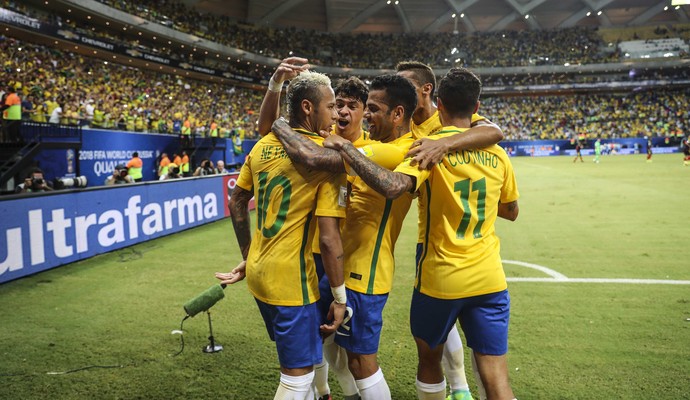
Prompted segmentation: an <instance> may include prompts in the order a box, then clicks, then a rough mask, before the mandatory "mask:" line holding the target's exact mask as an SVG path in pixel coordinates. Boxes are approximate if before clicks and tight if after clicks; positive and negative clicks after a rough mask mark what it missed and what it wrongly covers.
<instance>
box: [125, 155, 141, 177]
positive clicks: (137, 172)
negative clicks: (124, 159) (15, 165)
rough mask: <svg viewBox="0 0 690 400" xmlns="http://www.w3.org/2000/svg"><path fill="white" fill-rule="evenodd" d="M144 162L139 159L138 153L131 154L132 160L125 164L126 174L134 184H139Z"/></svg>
mask: <svg viewBox="0 0 690 400" xmlns="http://www.w3.org/2000/svg"><path fill="white" fill-rule="evenodd" d="M143 165H144V162H143V161H142V160H141V158H139V153H138V152H136V151H135V152H134V153H132V159H131V160H129V162H128V163H127V173H128V174H129V176H131V177H132V179H134V182H141V181H142V179H143V174H142V172H141V170H142V167H143Z"/></svg>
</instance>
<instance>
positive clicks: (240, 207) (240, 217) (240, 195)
mask: <svg viewBox="0 0 690 400" xmlns="http://www.w3.org/2000/svg"><path fill="white" fill-rule="evenodd" d="M253 196H254V193H252V192H251V191H248V190H244V189H242V188H241V187H239V186H235V189H233V191H232V196H231V197H230V202H229V203H228V208H229V209H230V218H231V219H232V226H233V228H234V229H235V236H236V237H237V244H238V245H239V246H240V251H241V252H242V258H243V259H245V260H246V259H247V255H248V254H249V246H250V245H251V244H252V234H251V227H250V224H251V219H250V218H249V200H251V198H252V197H253Z"/></svg>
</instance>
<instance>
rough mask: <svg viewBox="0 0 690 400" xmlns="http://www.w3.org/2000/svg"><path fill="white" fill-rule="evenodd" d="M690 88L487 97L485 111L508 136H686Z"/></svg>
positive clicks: (510, 138)
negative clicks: (626, 92)
mask: <svg viewBox="0 0 690 400" xmlns="http://www.w3.org/2000/svg"><path fill="white" fill-rule="evenodd" d="M689 98H690V89H688V88H685V89H678V90H654V91H651V90H650V91H643V92H635V93H630V94H627V95H626V94H579V95H569V96H563V95H562V96H523V97H484V99H483V100H482V105H481V108H480V113H481V114H482V115H485V116H487V117H489V118H491V119H492V120H493V121H494V122H495V123H497V124H498V125H499V126H501V128H502V129H503V132H504V133H505V136H506V140H531V139H571V138H575V137H579V138H596V137H601V138H604V139H608V138H629V137H645V136H650V137H652V136H665V137H678V138H681V137H683V135H684V134H687V131H688V127H687V122H686V121H688V120H689V119H690V108H688V107H689V106H690V102H689V101H688V99H689Z"/></svg>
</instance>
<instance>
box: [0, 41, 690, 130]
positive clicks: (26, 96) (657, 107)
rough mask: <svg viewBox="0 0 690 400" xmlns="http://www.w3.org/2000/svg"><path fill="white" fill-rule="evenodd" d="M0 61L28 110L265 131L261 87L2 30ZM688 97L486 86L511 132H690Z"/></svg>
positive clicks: (91, 119)
mask: <svg viewBox="0 0 690 400" xmlns="http://www.w3.org/2000/svg"><path fill="white" fill-rule="evenodd" d="M0 63H1V65H2V67H3V72H4V74H5V77H6V79H7V81H6V82H5V83H9V82H12V83H14V84H16V83H19V90H18V93H19V95H20V97H21V99H22V100H23V101H25V103H27V104H25V107H24V109H25V111H24V118H25V119H31V120H33V121H36V122H55V123H58V122H59V123H62V124H78V123H83V124H89V125H90V126H93V127H97V128H109V129H123V130H130V131H140V132H143V131H146V132H159V133H179V132H180V130H181V129H182V128H183V127H184V125H185V123H186V122H189V126H190V128H191V130H192V131H193V132H196V133H197V134H201V135H204V134H206V133H207V132H208V130H209V129H210V126H211V124H212V123H213V122H215V123H216V124H217V125H218V129H219V132H220V133H219V136H220V137H227V136H231V135H232V134H233V133H234V134H237V136H239V137H241V138H243V139H244V138H249V139H251V138H254V137H256V133H255V128H256V118H257V117H256V114H257V113H258V109H259V107H260V105H261V99H262V95H263V94H262V93H261V92H257V91H254V90H250V89H245V88H241V87H234V86H229V85H223V84H209V83H207V82H202V81H196V80H192V79H186V78H182V77H180V76H173V75H166V74H159V73H154V72H151V71H147V70H141V69H135V68H131V67H125V66H121V65H117V64H112V63H104V62H103V61H101V60H97V59H90V58H86V57H83V56H81V55H76V54H72V53H65V52H61V51H58V50H56V49H49V48H46V47H44V46H40V45H33V44H29V43H23V42H20V41H17V40H15V39H12V38H5V37H0ZM689 98H690V90H689V89H664V90H659V89H657V90H655V91H653V92H652V91H642V92H635V93H632V94H586V95H559V96H546V97H534V96H521V97H487V96H484V98H483V100H482V108H481V109H480V113H481V114H482V115H486V116H487V117H488V118H490V119H491V120H492V121H494V122H496V123H498V124H499V125H500V126H501V127H502V128H503V130H504V133H505V135H506V138H507V139H511V140H529V139H566V138H571V137H574V136H579V135H582V134H585V135H587V136H588V137H596V136H600V137H603V138H616V137H644V136H679V135H682V134H683V133H687V126H686V125H685V121H687V120H688V119H689V117H690V107H689V106H690V104H689V101H688V99H689ZM545 100H546V101H545ZM28 103H31V105H30V106H29V105H28ZM56 109H59V110H61V113H60V112H55V110H56ZM233 131H234V132H233Z"/></svg>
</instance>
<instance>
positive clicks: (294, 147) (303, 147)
mask: <svg viewBox="0 0 690 400" xmlns="http://www.w3.org/2000/svg"><path fill="white" fill-rule="evenodd" d="M272 130H273V133H274V134H275V135H276V136H277V137H278V140H280V143H282V144H283V147H284V148H285V152H286V153H287V155H288V157H290V160H292V162H294V163H297V164H301V165H304V166H306V167H307V168H310V169H319V170H325V171H329V172H336V173H343V172H345V165H344V164H343V158H342V157H341V156H340V154H339V153H338V152H337V151H335V150H331V149H325V148H323V147H321V146H319V145H318V144H316V143H315V142H314V141H313V140H309V139H307V138H306V137H304V136H303V135H300V134H299V133H296V132H295V131H293V130H292V128H291V127H290V125H288V123H287V121H286V120H284V119H283V118H279V119H277V120H276V121H275V122H274V123H273V128H272Z"/></svg>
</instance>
